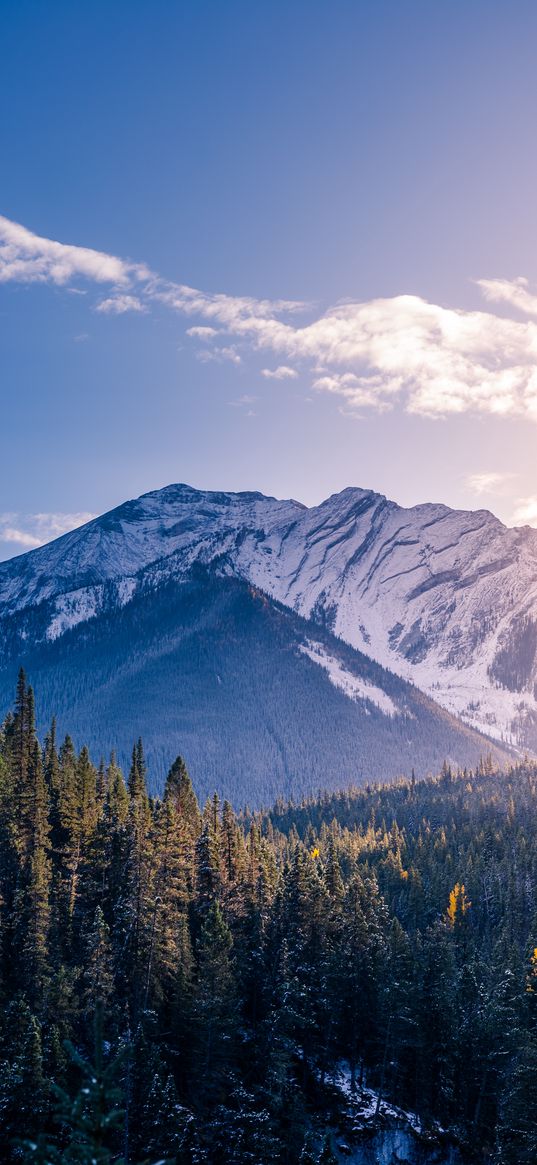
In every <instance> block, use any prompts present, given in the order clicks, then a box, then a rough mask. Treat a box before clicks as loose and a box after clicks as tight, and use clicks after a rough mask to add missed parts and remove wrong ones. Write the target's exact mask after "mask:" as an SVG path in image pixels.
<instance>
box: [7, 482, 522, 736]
mask: <svg viewBox="0 0 537 1165" xmlns="http://www.w3.org/2000/svg"><path fill="white" fill-rule="evenodd" d="M196 562H198V563H203V564H209V563H211V564H215V565H216V566H217V567H218V570H219V571H220V572H221V573H229V574H234V575H237V576H239V577H241V578H243V579H246V580H248V581H249V582H250V583H252V584H254V585H255V586H256V587H257V588H259V589H260V590H262V591H265V592H266V593H267V594H268V595H270V596H272V597H274V598H275V599H277V600H279V601H280V602H281V603H283V604H285V605H286V606H288V607H291V608H292V609H293V610H294V611H295V612H297V613H299V614H300V615H302V616H305V617H308V618H312V619H313V620H314V621H316V622H318V623H322V624H323V625H324V626H326V627H327V628H329V629H330V630H331V631H333V632H334V633H335V634H336V635H337V636H339V637H340V638H342V639H343V640H345V641H346V642H347V643H349V644H351V645H352V646H354V647H355V648H358V649H359V650H360V651H362V652H364V653H366V654H367V655H369V656H371V657H372V658H373V659H374V660H376V661H378V662H379V663H381V664H382V665H383V666H384V667H386V668H389V669H390V670H391V671H393V672H396V673H397V674H398V675H400V676H402V677H404V678H406V679H409V680H412V681H413V682H414V683H415V684H416V685H417V686H419V687H420V688H421V689H422V690H423V691H425V692H426V693H428V694H429V695H431V696H432V697H433V698H434V699H435V700H436V701H437V702H438V703H440V704H441V705H443V706H444V707H445V708H446V709H448V710H449V711H451V712H452V713H455V714H456V715H458V716H460V717H462V718H463V720H464V721H465V722H466V723H467V724H470V725H473V726H475V727H476V728H478V729H480V730H482V731H485V732H487V733H488V734H489V735H491V736H494V737H496V738H497V739H498V740H501V739H504V740H506V741H511V742H517V743H518V744H519V745H521V746H523V747H526V746H527V747H530V748H533V749H537V699H536V691H537V531H536V530H533V529H531V528H529V527H523V528H522V529H509V528H507V527H505V526H504V525H503V524H502V523H501V522H500V521H499V520H498V519H497V518H496V517H494V515H493V514H491V513H490V512H489V511H487V510H478V511H475V512H467V511H456V510H451V509H449V508H448V507H447V506H443V505H432V504H427V505H420V506H416V507H414V508H411V509H405V508H403V507H401V506H399V505H397V504H396V503H394V502H391V501H388V500H387V499H386V498H385V497H383V496H381V495H379V494H376V493H373V492H372V491H368V490H363V489H354V488H349V489H346V490H343V491H342V493H339V494H335V495H333V496H332V497H330V498H328V499H327V500H326V501H325V502H323V503H322V504H321V505H319V506H315V507H312V508H307V507H305V506H303V505H301V504H300V503H298V502H296V501H277V500H276V499H274V498H270V497H264V496H263V495H262V494H256V493H241V494H231V493H208V492H203V491H198V490H194V489H192V488H190V487H188V486H185V485H172V486H168V487H167V488H166V489H163V490H159V491H155V492H152V493H149V494H145V495H144V496H143V497H141V498H139V499H138V500H136V501H131V502H127V503H126V504H125V505H122V506H120V507H118V508H117V509H115V510H113V511H111V512H110V513H108V514H105V515H104V516H103V517H101V518H97V519H95V520H94V521H92V522H90V523H88V525H86V526H83V527H81V528H80V529H78V530H74V531H72V532H71V533H69V534H66V535H64V536H63V537H62V538H59V539H57V540H56V541H55V542H52V543H50V544H49V545H48V546H44V547H42V548H40V549H38V550H34V551H31V552H30V553H28V554H25V555H21V556H19V557H17V558H15V559H11V560H10V561H9V562H6V563H3V564H0V652H1V651H2V650H3V651H4V652H6V651H8V650H9V653H10V655H11V654H12V653H13V650H14V649H15V647H16V644H17V642H20V644H21V647H22V646H23V645H24V644H25V643H27V642H28V636H30V637H31V638H33V639H34V640H35V638H36V636H39V637H41V638H42V639H43V640H48V641H50V640H53V639H55V638H57V637H60V636H61V635H62V634H63V633H64V632H65V631H66V630H67V629H69V628H71V627H73V626H75V625H77V624H79V623H81V622H84V621H86V620H88V619H90V618H92V617H94V616H96V615H98V614H99V613H102V612H106V611H109V610H113V609H118V608H120V607H122V606H124V605H125V604H128V603H129V602H130V601H131V600H132V598H133V596H134V595H135V594H136V593H137V592H138V591H139V590H140V588H144V589H145V590H147V588H159V587H160V586H162V585H164V584H165V583H167V582H169V581H170V580H174V579H175V580H177V579H181V578H184V577H185V576H186V575H187V573H188V571H189V570H190V568H191V567H192V565H193V564H194V563H196ZM0 664H1V655H0Z"/></svg>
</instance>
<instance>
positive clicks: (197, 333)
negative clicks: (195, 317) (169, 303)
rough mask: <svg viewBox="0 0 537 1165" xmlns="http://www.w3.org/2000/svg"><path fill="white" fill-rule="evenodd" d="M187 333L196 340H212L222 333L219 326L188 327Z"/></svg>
mask: <svg viewBox="0 0 537 1165" xmlns="http://www.w3.org/2000/svg"><path fill="white" fill-rule="evenodd" d="M186 334H187V336H192V338H193V339H195V340H212V339H214V337H215V336H218V335H220V333H219V331H218V329H217V328H205V327H197V328H187V330H186Z"/></svg>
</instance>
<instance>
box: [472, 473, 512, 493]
mask: <svg viewBox="0 0 537 1165" xmlns="http://www.w3.org/2000/svg"><path fill="white" fill-rule="evenodd" d="M515 476H516V475H515V474H514V473H496V472H494V471H491V472H489V473H487V472H486V471H485V472H483V473H470V474H469V475H468V477H467V478H466V485H467V487H468V489H470V490H472V493H475V494H490V493H494V494H497V493H499V492H501V491H502V490H503V489H504V488H505V486H506V485H507V484H508V483H509V482H510V481H512V480H513V478H514V477H515Z"/></svg>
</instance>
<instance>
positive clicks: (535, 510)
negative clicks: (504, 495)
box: [512, 495, 537, 526]
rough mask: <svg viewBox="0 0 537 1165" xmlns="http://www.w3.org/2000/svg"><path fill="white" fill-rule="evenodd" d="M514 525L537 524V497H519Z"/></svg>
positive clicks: (513, 520)
mask: <svg viewBox="0 0 537 1165" xmlns="http://www.w3.org/2000/svg"><path fill="white" fill-rule="evenodd" d="M512 522H513V525H514V526H537V497H536V496H535V495H533V497H529V498H518V501H517V503H516V505H515V509H514V511H513V517H512Z"/></svg>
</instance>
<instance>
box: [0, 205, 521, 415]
mask: <svg viewBox="0 0 537 1165" xmlns="http://www.w3.org/2000/svg"><path fill="white" fill-rule="evenodd" d="M76 276H79V277H84V278H86V279H87V280H89V281H93V282H96V283H103V282H108V283H110V284H112V294H111V295H110V296H108V297H107V298H106V299H105V300H103V301H101V303H100V304H98V305H97V309H98V310H100V311H111V312H115V313H118V312H121V311H123V310H137V311H140V310H142V309H149V307H150V306H152V307H153V308H155V307H158V306H161V307H167V308H169V309H171V310H172V311H176V312H179V313H180V314H181V315H183V316H187V317H196V318H197V320H198V322H197V323H195V324H193V326H192V327H190V328H189V329H188V334H189V335H190V336H191V337H193V338H194V339H197V340H199V341H202V342H203V341H206V340H212V339H214V337H215V335H218V336H223V335H225V336H226V337H227V340H228V341H229V342H225V343H223V344H221V345H220V346H219V347H213V348H210V349H208V348H206V349H202V350H201V351H200V353H199V357H200V359H202V360H216V361H230V362H232V363H234V364H237V365H239V364H240V363H241V361H242V359H243V357H244V354H245V353H247V352H248V351H250V352H252V351H255V352H259V351H262V352H264V353H270V354H272V356H273V357H274V359H275V362H276V367H275V368H274V369H271V368H268V367H267V368H264V369H263V375H264V376H266V377H267V378H269V379H270V378H274V379H282V380H283V379H286V378H288V379H294V378H295V376H296V375H297V371H296V368H295V364H297V363H298V362H300V365H301V367H304V366H305V367H306V368H309V370H310V373H311V375H312V379H313V384H314V387H315V388H316V390H317V391H318V392H327V393H329V394H331V395H332V396H336V397H338V398H339V399H340V402H341V407H342V408H343V409H344V410H345V411H346V412H353V413H354V414H355V415H360V413H361V412H363V410H365V409H375V410H378V411H384V410H386V409H391V408H393V407H394V406H395V405H396V404H399V405H400V406H402V407H403V408H404V409H406V411H407V412H409V413H414V414H416V415H419V416H423V417H431V418H439V417H446V416H449V415H458V414H464V413H468V412H472V413H486V414H490V415H493V416H497V417H507V416H521V417H527V418H529V419H531V420H533V421H537V321H534V320H532V319H526V320H522V321H521V320H514V319H511V318H507V317H505V316H504V315H498V314H497V313H496V312H492V311H488V310H482V311H462V310H457V309H454V308H450V307H443V306H440V305H439V304H434V303H428V302H427V301H426V300H424V299H421V298H420V297H419V296H416V295H398V296H394V297H392V298H384V299H375V300H370V301H366V302H357V303H353V302H344V303H338V304H336V305H335V306H334V307H331V308H329V309H328V310H327V311H325V312H324V313H321V314H319V313H317V315H316V316H315V314H314V310H313V308H312V307H311V306H310V307H309V308H308V309H307V310H308V312H309V316H310V320H309V322H306V323H301V322H297V318H296V317H297V315H298V314H299V313H301V312H302V313H304V312H305V311H306V307H307V305H305V304H303V303H299V302H296V301H293V300H268V299H255V298H253V297H245V296H234V295H226V294H223V293H218V294H209V293H206V292H203V291H200V290H197V289H196V288H192V287H188V286H186V285H183V284H179V283H172V282H168V281H165V280H163V279H161V278H160V277H159V276H157V275H155V274H153V273H152V272H151V271H150V270H149V269H148V268H147V267H146V266H145V265H144V264H137V263H132V262H130V261H125V260H123V259H118V258H116V257H115V256H111V255H107V254H105V253H103V252H100V251H93V250H89V249H88V248H84V247H76V246H66V245H64V244H62V243H58V242H54V241H52V240H49V239H44V238H40V237H38V236H37V235H34V234H32V233H31V232H30V231H27V230H26V229H25V228H24V227H21V226H18V225H17V224H15V223H11V222H10V221H9V220H8V219H5V218H0V280H3V281H4V282H5V281H7V280H9V279H13V280H38V281H41V282H44V281H48V282H51V283H56V284H65V283H66V282H67V281H68V280H70V279H72V278H74V277H76ZM478 284H479V286H480V288H481V290H482V292H483V294H484V296H485V298H486V299H487V300H488V301H489V302H503V303H506V304H508V305H509V306H510V307H517V308H519V309H520V310H522V311H524V312H525V314H526V315H527V316H531V315H536V316H537V296H534V295H532V294H531V291H530V290H529V287H528V283H527V281H526V280H525V279H523V278H519V279H517V280H514V281H509V280H502V279H496V280H484V279H482V280H478ZM133 289H134V290H133ZM134 292H135V294H134ZM312 316H313V318H311V317H312ZM239 342H240V344H239ZM238 344H239V346H240V354H239V351H238V347H237V345H238ZM278 360H279V361H281V363H277V361H278Z"/></svg>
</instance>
